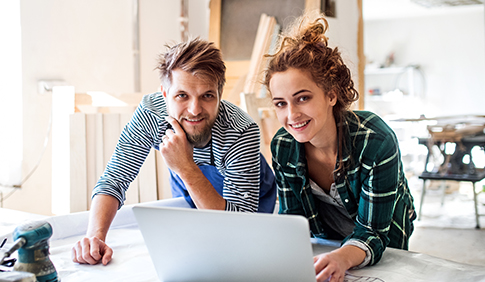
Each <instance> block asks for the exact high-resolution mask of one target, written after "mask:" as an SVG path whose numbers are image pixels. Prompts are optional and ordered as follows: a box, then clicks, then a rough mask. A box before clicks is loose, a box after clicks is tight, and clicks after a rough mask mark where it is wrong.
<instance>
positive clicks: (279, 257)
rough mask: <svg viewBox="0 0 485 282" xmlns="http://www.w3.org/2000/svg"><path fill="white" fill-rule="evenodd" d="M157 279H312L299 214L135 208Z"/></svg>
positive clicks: (307, 244)
mask: <svg viewBox="0 0 485 282" xmlns="http://www.w3.org/2000/svg"><path fill="white" fill-rule="evenodd" d="M133 212H134V214H135V217H136V220H137V222H138V226H139V228H140V231H141V233H142V235H143V238H144V240H145V244H146V246H147V248H148V252H149V254H150V256H151V259H152V262H153V264H154V266H155V269H156V271H157V274H158V277H159V279H160V280H161V281H225V282H227V281H245V282H248V281H251V282H253V281H264V282H268V281H291V282H294V281H302V282H305V281H316V278H315V270H314V268H313V252H312V245H311V241H310V233H309V226H308V221H307V220H306V219H305V218H304V217H302V216H296V215H276V214H258V213H236V212H226V211H214V210H197V209H185V208H172V207H154V206H135V207H134V208H133Z"/></svg>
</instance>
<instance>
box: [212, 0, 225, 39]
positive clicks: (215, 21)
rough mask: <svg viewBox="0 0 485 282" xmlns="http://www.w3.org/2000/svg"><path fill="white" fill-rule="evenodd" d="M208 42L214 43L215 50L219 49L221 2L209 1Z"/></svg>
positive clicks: (220, 0)
mask: <svg viewBox="0 0 485 282" xmlns="http://www.w3.org/2000/svg"><path fill="white" fill-rule="evenodd" d="M209 8H210V18H209V41H211V42H214V44H215V45H216V47H217V48H220V47H221V19H222V14H221V9H222V0H211V1H210V4H209Z"/></svg>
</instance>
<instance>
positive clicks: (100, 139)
mask: <svg viewBox="0 0 485 282" xmlns="http://www.w3.org/2000/svg"><path fill="white" fill-rule="evenodd" d="M94 119H95V124H96V126H95V128H94V131H95V162H96V165H95V173H96V174H95V179H96V181H98V179H99V178H100V177H101V175H103V172H104V169H105V168H106V164H107V163H108V161H105V160H104V159H105V156H104V152H105V150H104V130H103V129H104V126H103V125H104V116H103V114H95V118H94ZM93 188H94V186H93Z"/></svg>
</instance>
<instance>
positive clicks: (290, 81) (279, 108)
mask: <svg viewBox="0 0 485 282" xmlns="http://www.w3.org/2000/svg"><path fill="white" fill-rule="evenodd" d="M269 89H270V92H271V95H272V96H273V97H272V99H273V105H274V106H275V111H276V116H277V117H278V121H279V122H280V123H281V124H282V125H283V126H284V127H285V129H286V130H287V131H288V132H289V133H290V134H291V135H292V136H293V137H294V138H295V139H296V140H297V141H298V142H300V143H304V142H310V143H312V144H315V142H317V143H320V142H321V141H323V140H316V139H315V138H318V139H320V138H330V137H331V136H329V133H331V132H335V119H334V117H333V114H332V108H333V106H334V105H335V103H336V101H337V99H336V96H335V95H333V94H330V95H327V94H326V93H324V92H323V90H322V89H321V88H320V87H318V85H317V84H316V83H315V82H314V81H313V79H312V78H311V76H310V74H309V73H307V72H304V71H301V70H299V69H294V68H290V69H288V70H286V71H284V72H277V73H275V74H273V76H272V78H271V80H270V83H269ZM332 129H333V130H332Z"/></svg>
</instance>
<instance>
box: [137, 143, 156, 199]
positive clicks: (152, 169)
mask: <svg viewBox="0 0 485 282" xmlns="http://www.w3.org/2000/svg"><path fill="white" fill-rule="evenodd" d="M155 154H156V150H154V149H152V150H150V153H149V154H148V156H147V158H146V159H145V163H144V164H143V167H142V168H141V169H140V173H139V174H138V190H139V194H140V203H143V202H149V201H156V200H157V199H158V196H157V195H158V191H157V190H158V188H157V164H156V159H155Z"/></svg>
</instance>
